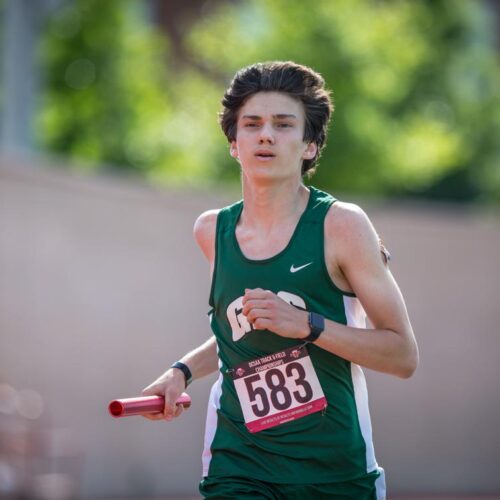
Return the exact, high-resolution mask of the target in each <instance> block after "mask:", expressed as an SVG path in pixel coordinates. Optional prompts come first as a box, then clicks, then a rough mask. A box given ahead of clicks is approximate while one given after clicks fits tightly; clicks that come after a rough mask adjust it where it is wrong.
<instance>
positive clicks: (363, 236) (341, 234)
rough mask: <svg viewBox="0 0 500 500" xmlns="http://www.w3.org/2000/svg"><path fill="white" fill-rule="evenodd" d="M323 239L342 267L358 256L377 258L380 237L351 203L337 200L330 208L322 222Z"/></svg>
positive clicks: (378, 255) (358, 209)
mask: <svg viewBox="0 0 500 500" xmlns="http://www.w3.org/2000/svg"><path fill="white" fill-rule="evenodd" d="M325 237H326V242H327V247H328V246H333V247H334V248H335V257H336V260H337V262H338V264H339V265H341V266H342V265H345V264H347V263H348V262H349V261H350V260H352V259H353V258H359V257H360V254H361V253H363V254H365V255H366V254H368V255H372V256H377V259H380V252H381V251H382V245H381V242H380V239H379V236H378V234H377V232H376V231H375V228H374V227H373V224H372V223H371V221H370V219H369V218H368V215H367V214H366V213H365V211H364V210H363V209H362V208H361V207H359V206H358V205H356V204H354V203H346V202H342V201H337V202H336V203H334V204H333V205H332V207H331V209H330V210H329V211H328V214H327V216H326V219H325ZM330 242H332V245H329V243H330Z"/></svg>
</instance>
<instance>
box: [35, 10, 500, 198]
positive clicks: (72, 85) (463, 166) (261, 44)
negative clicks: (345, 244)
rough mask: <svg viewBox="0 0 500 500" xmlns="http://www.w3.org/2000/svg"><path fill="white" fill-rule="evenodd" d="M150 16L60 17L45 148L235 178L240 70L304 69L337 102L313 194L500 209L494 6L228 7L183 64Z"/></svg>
mask: <svg viewBox="0 0 500 500" xmlns="http://www.w3.org/2000/svg"><path fill="white" fill-rule="evenodd" d="M144 5H146V4H145V3H142V2H133V1H125V0H121V1H120V0H108V1H107V2H99V1H97V0H85V1H84V0H77V1H75V2H74V4H72V5H71V6H68V7H66V8H65V9H64V10H61V11H58V12H57V13H56V14H55V15H54V16H53V17H52V18H51V20H50V22H49V24H48V27H47V30H46V34H45V42H44V44H43V47H42V49H43V50H42V55H43V61H44V67H45V68H46V75H47V78H48V79H47V83H48V86H47V91H46V95H45V96H44V101H43V105H42V107H41V111H40V116H39V122H38V123H39V126H38V130H39V131H40V134H39V137H40V142H41V143H42V144H44V145H45V147H46V148H48V149H49V150H52V151H58V152H63V153H67V154H70V155H72V156H76V157H78V158H80V159H85V160H87V162H88V164H89V165H95V164H99V163H106V164H113V165H116V166H118V167H120V168H125V169H133V170H140V171H141V172H143V173H144V175H146V176H147V177H149V178H150V179H152V180H153V181H155V182H183V183H185V182H192V183H207V182H221V181H224V182H225V181H227V182H235V181H237V179H238V168H237V166H236V164H235V163H234V160H232V159H231V158H230V157H229V155H228V147H227V143H226V141H225V138H224V137H223V135H222V132H220V130H219V128H218V124H217V120H216V113H217V111H218V108H219V102H220V98H221V96H222V93H223V90H224V86H225V85H227V84H228V83H229V80H230V78H231V77H232V75H233V74H234V72H235V71H236V70H237V69H239V68H240V67H242V66H245V65H248V64H252V63H254V62H256V61H262V60H274V59H275V60H288V59H290V60H294V61H296V62H300V63H302V64H306V65H309V66H311V67H313V68H314V69H316V70H317V71H319V72H320V73H321V74H322V75H323V76H324V77H325V79H326V81H327V84H328V86H329V87H330V88H331V89H332V91H333V96H334V100H335V106H336V110H335V113H334V115H333V123H332V126H331V129H330V134H329V139H328V147H327V148H326V150H325V152H324V154H323V157H322V159H321V162H320V166H319V168H318V171H317V173H316V175H315V177H314V178H313V179H314V184H315V185H318V186H320V187H324V188H327V189H330V190H333V191H335V192H339V191H351V192H359V193H365V194H376V195H397V196H404V195H406V196H408V195H411V196H422V197H432V198H440V199H443V198H444V199H456V200H472V199H476V200H485V201H496V202H499V201H500V146H499V141H498V135H499V131H500V85H499V83H500V70H499V64H498V53H497V52H496V49H495V39H494V35H495V26H494V18H493V16H492V15H491V13H490V11H489V10H488V6H487V4H485V3H482V2H477V1H474V0H434V1H432V2H431V1H420V2H415V1H409V0H408V1H404V0H398V1H396V0H394V1H389V0H387V1H374V0H335V1H332V0H315V2H313V3H310V2H302V1H290V0H248V1H244V2H229V3H228V2H220V4H219V5H217V4H216V6H215V8H212V9H211V10H210V11H208V12H207V13H205V15H204V16H203V17H201V16H200V18H198V19H196V20H195V22H194V23H193V24H192V26H191V29H189V30H186V32H185V37H184V40H183V43H184V48H185V50H186V51H188V53H190V54H191V55H192V59H193V60H194V61H197V62H199V64H197V65H193V64H185V65H181V66H179V65H178V64H177V65H174V64H173V63H171V62H169V61H171V60H172V58H171V57H169V48H168V46H167V43H166V39H165V37H161V36H160V35H159V34H158V33H157V32H156V30H155V28H154V27H153V25H152V24H151V23H150V22H149V21H148V18H147V15H146V13H145V11H144ZM201 67H208V68H211V70H212V71H210V72H207V71H202V70H201V69H199V68H201ZM218 74H222V75H227V81H225V82H224V83H222V82H221V81H217V80H216V79H215V78H214V76H213V75H218Z"/></svg>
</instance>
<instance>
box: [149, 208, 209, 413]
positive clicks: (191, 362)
mask: <svg viewBox="0 0 500 500" xmlns="http://www.w3.org/2000/svg"><path fill="white" fill-rule="evenodd" d="M218 213H219V211H218V210H209V211H207V212H204V213H202V214H201V215H200V216H199V217H198V219H197V220H196V222H195V225H194V229H193V234H194V238H195V240H196V243H197V244H198V246H199V247H200V249H201V251H202V252H203V254H204V255H205V257H206V258H207V260H208V262H209V265H210V275H212V274H213V270H214V261H215V228H216V225H217V214H218ZM179 361H181V362H182V363H184V364H185V365H187V367H188V368H189V370H190V371H191V375H192V380H195V379H198V378H202V377H204V376H205V375H209V374H210V373H213V372H215V371H216V370H217V368H218V356H217V348H216V341H215V337H214V336H212V337H211V338H210V339H208V340H207V341H206V342H204V343H203V344H202V345H200V346H199V347H197V348H196V349H194V350H193V351H191V352H189V353H188V354H186V355H185V356H183V357H182V358H181V359H180V360H179ZM185 389H186V380H185V377H184V373H183V372H182V371H181V370H179V369H177V368H169V369H168V370H167V371H166V372H165V373H163V374H162V375H160V376H159V377H158V378H157V379H156V380H155V381H154V382H153V383H152V384H150V385H148V386H147V387H146V388H145V389H144V390H143V391H142V394H143V395H144V396H156V395H159V396H164V397H165V409H164V411H163V414H161V413H160V414H158V413H150V414H148V415H145V417H146V418H148V419H150V420H163V419H167V420H171V419H172V418H174V417H178V416H179V415H180V414H181V413H182V411H183V408H182V406H181V405H179V406H177V407H176V406H175V401H176V400H177V398H178V397H179V396H180V395H181V394H182V393H183V392H184V390H185Z"/></svg>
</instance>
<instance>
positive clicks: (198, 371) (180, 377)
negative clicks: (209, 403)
mask: <svg viewBox="0 0 500 500" xmlns="http://www.w3.org/2000/svg"><path fill="white" fill-rule="evenodd" d="M179 361H181V362H182V363H184V364H185V365H187V367H188V368H189V370H190V371H191V375H192V380H196V379H199V378H202V377H204V376H206V375H209V374H210V373H213V372H215V371H216V370H217V367H218V358H217V349H216V346H215V337H214V336H213V335H212V337H210V338H209V339H208V340H207V341H206V342H204V343H203V344H202V345H200V346H199V347H197V348H196V349H194V350H193V351H191V352H189V353H188V354H186V355H185V356H183V357H182V358H181V359H180V360H179ZM185 390H186V378H185V377H184V373H183V372H182V371H181V370H179V369H178V368H169V369H168V370H167V371H166V372H165V373H163V374H162V375H160V376H159V377H158V378H157V379H156V380H155V381H154V382H153V383H152V384H150V385H148V386H147V387H146V388H145V389H144V390H143V391H142V394H143V396H164V397H165V409H164V410H163V413H150V414H147V415H144V416H145V417H146V418H148V419H149V420H163V419H166V420H172V419H173V418H174V417H178V416H179V415H180V414H181V413H182V410H183V407H182V405H179V406H177V407H176V406H175V401H176V400H177V398H178V397H179V396H180V395H181V394H182V393H183V392H184V391H185Z"/></svg>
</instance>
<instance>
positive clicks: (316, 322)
mask: <svg viewBox="0 0 500 500" xmlns="http://www.w3.org/2000/svg"><path fill="white" fill-rule="evenodd" d="M308 321H309V328H310V330H311V333H310V334H309V335H308V336H307V337H305V338H304V339H303V340H305V341H306V342H314V341H315V340H316V339H317V338H318V337H319V336H320V335H321V334H322V333H323V330H324V329H325V318H323V316H321V314H318V313H315V312H310V313H309V317H308Z"/></svg>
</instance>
